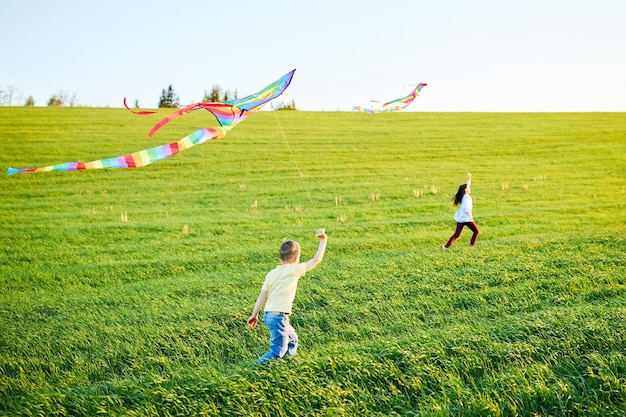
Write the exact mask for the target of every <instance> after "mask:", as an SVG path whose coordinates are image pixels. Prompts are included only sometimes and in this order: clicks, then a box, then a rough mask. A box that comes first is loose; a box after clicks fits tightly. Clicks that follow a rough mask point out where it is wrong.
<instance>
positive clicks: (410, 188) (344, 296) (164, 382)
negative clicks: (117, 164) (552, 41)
mask: <svg viewBox="0 0 626 417" xmlns="http://www.w3.org/2000/svg"><path fill="white" fill-rule="evenodd" d="M160 114H161V116H163V115H165V114H167V112H162V113H160ZM157 120H158V116H154V117H138V116H135V115H133V114H131V113H130V112H128V111H126V110H122V109H89V108H6V107H0V144H1V146H2V151H1V152H0V168H1V169H3V170H6V169H7V168H8V167H9V166H12V167H16V168H25V167H37V166H42V165H51V164H56V163H61V162H66V161H91V160H94V159H101V158H105V157H112V156H116V155H121V154H125V153H129V152H133V151H137V150H141V149H145V148H148V147H152V146H156V145H159V144H162V143H168V142H174V141H176V140H178V139H180V138H182V137H183V136H185V135H187V134H188V133H190V132H192V131H194V130H196V129H198V128H200V127H204V126H210V125H214V120H213V119H212V117H211V116H210V115H209V114H208V113H206V112H194V113H193V114H190V115H188V116H185V117H184V118H181V119H179V120H177V121H176V122H173V123H171V124H169V125H168V126H166V127H165V128H163V129H162V130H161V131H159V133H157V135H155V137H154V138H152V139H151V138H148V137H147V135H146V133H147V132H148V130H149V129H150V127H151V126H152V125H153V124H154V123H156V121H157ZM467 172H471V173H472V174H473V184H472V196H473V199H474V218H475V221H476V223H477V224H478V226H479V227H480V229H481V235H480V236H479V238H478V243H477V245H476V246H475V247H473V248H470V247H469V246H468V242H469V237H470V233H469V231H468V230H466V231H464V233H463V234H462V235H461V238H460V239H459V240H457V241H456V242H455V244H454V245H453V246H452V247H451V248H450V249H449V250H447V251H442V250H441V247H440V246H441V244H443V243H445V242H446V241H447V239H448V238H449V237H450V235H451V234H452V233H453V231H454V226H455V224H454V220H453V218H452V215H453V213H454V210H455V208H454V207H453V206H452V201H451V199H452V197H453V195H454V193H455V192H456V189H457V187H458V185H459V184H460V183H462V182H463V181H464V180H465V177H466V174H467ZM625 199H626V117H625V115H624V114H621V113H568V114H560V113H526V114H521V113H520V114H515V113H501V114H500V113H499V114H495V113H396V114H380V115H375V116H370V115H366V114H360V113H359V114H357V113H328V112H293V111H277V112H260V113H257V114H255V115H254V116H252V117H250V118H249V119H247V120H246V121H244V122H243V123H241V124H240V125H239V126H237V127H236V128H235V129H234V130H233V131H231V132H230V133H229V134H228V136H227V137H226V138H224V139H221V140H219V141H215V142H209V143H206V144H204V145H200V146H197V147H194V148H192V149H189V150H187V151H185V152H183V153H181V154H179V155H177V156H175V157H173V158H170V159H167V160H163V161H159V162H156V163H154V164H152V165H150V166H147V167H144V168H140V169H135V170H97V171H85V172H54V173H35V174H19V175H13V176H2V177H0V222H1V225H0V288H2V289H3V291H2V292H1V293H0V414H1V415H5V414H8V415H95V414H97V413H106V414H109V415H136V416H143V415H163V416H169V415H202V414H204V415H227V416H236V415H241V416H287V415H297V416H305V415H329V416H330V415H332V416H343V415H346V416H348V415H381V416H382V415H384V416H389V415H424V416H430V415H442V416H443V415H451V414H452V415H466V416H471V415H476V416H484V415H493V416H505V415H586V416H587V415H597V416H610V415H616V416H617V415H620V416H621V415H623V410H624V409H625V408H626V307H625V306H626V274H625V273H624V265H625V263H626V262H625V261H626V256H625V255H626V244H625V240H624V236H625V232H626V215H625V214H624V213H625V209H626V204H625V203H624V200H625ZM319 227H325V228H326V231H327V234H328V235H329V243H328V249H327V253H326V257H325V259H324V262H323V263H322V264H321V265H320V266H318V267H317V268H316V269H315V270H313V271H311V272H310V273H308V274H307V275H306V277H305V278H303V280H302V281H301V282H300V285H299V289H298V294H297V296H296V301H295V304H294V314H293V315H292V319H291V320H292V324H293V325H294V327H295V328H296V331H297V332H298V334H299V336H300V349H299V355H298V357H296V358H294V359H292V360H286V361H277V362H274V363H272V364H270V365H268V366H261V367H259V366H254V365H253V362H254V360H255V359H256V358H257V357H259V356H260V355H262V354H263V353H264V352H265V351H266V350H267V347H268V336H269V335H268V332H267V329H266V328H265V327H264V326H262V325H261V326H259V327H257V328H256V329H255V330H250V329H248V328H247V327H246V325H245V321H246V319H247V317H248V316H249V314H250V312H251V310H252V307H253V305H254V302H255V300H256V297H257V295H258V292H259V290H260V287H261V284H262V282H263V279H264V276H265V274H266V273H267V272H268V271H269V270H270V269H271V268H273V267H274V266H275V265H276V264H277V263H278V246H279V245H280V243H281V241H282V239H283V238H285V237H289V238H293V239H295V240H297V241H299V242H300V244H301V246H302V259H303V260H307V259H309V258H310V257H312V256H313V255H314V253H315V249H316V247H317V239H316V238H315V237H314V231H315V229H316V228H319Z"/></svg>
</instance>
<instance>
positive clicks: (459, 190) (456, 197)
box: [452, 184, 467, 206]
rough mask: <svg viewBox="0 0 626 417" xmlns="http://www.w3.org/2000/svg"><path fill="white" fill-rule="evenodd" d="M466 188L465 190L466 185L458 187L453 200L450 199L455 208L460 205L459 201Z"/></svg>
mask: <svg viewBox="0 0 626 417" xmlns="http://www.w3.org/2000/svg"><path fill="white" fill-rule="evenodd" d="M466 188H467V184H461V185H459V189H458V191H457V192H456V195H455V196H454V198H453V199H452V200H453V201H454V205H455V206H458V205H459V204H461V199H462V198H463V195H465V189H466Z"/></svg>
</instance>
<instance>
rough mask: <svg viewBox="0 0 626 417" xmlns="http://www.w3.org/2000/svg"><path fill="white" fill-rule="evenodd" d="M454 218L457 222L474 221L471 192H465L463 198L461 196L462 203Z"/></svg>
mask: <svg viewBox="0 0 626 417" xmlns="http://www.w3.org/2000/svg"><path fill="white" fill-rule="evenodd" d="M454 220H455V221H456V222H457V223H469V222H473V221H474V219H473V218H472V197H471V196H470V195H469V194H465V195H464V196H463V198H461V205H460V206H459V209H458V210H457V211H456V213H454Z"/></svg>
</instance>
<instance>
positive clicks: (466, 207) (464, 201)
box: [441, 174, 479, 249]
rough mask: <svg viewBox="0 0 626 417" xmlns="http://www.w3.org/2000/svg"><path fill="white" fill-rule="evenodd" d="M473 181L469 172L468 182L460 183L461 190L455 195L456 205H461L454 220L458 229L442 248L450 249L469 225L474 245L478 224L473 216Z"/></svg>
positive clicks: (471, 243) (472, 244) (471, 242)
mask: <svg viewBox="0 0 626 417" xmlns="http://www.w3.org/2000/svg"><path fill="white" fill-rule="evenodd" d="M471 182H472V174H467V183H465V184H461V185H459V190H458V191H457V192H456V195H455V196H454V205H455V206H459V204H460V206H459V209H458V210H457V211H456V213H454V220H456V231H455V232H454V234H453V235H452V236H450V240H448V243H446V244H445V245H441V248H442V249H448V248H449V247H450V245H452V242H454V241H455V240H456V239H457V238H458V237H459V236H461V231H462V230H463V227H464V226H467V227H469V229H470V230H471V231H472V233H473V234H472V240H471V241H470V246H474V244H475V243H476V238H477V237H478V233H479V232H478V226H476V223H474V219H473V217H472V197H471V196H470V184H471Z"/></svg>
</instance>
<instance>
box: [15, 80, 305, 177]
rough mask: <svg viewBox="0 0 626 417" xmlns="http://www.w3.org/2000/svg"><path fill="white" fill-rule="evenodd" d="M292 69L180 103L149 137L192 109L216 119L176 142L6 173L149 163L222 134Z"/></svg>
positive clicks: (276, 89)
mask: <svg viewBox="0 0 626 417" xmlns="http://www.w3.org/2000/svg"><path fill="white" fill-rule="evenodd" d="M295 71H296V70H295V69H294V70H292V71H290V72H288V73H287V74H285V75H283V76H282V77H281V78H279V79H278V80H276V81H274V82H273V83H271V84H270V85H268V86H267V87H265V88H264V89H262V90H261V91H259V92H257V93H256V94H252V95H250V96H247V97H244V98H242V99H234V100H228V101H224V102H222V103H196V104H192V105H190V106H186V107H183V108H181V109H179V110H177V111H175V112H174V113H172V114H170V115H169V116H167V117H165V118H164V119H163V120H161V121H160V122H158V123H157V124H156V125H154V127H153V128H152V129H151V130H150V132H149V133H148V136H150V137H152V135H154V133H155V132H156V131H157V130H159V129H160V128H161V127H163V126H164V125H165V124H167V123H169V122H170V121H172V120H174V119H176V118H177V117H180V116H183V115H185V114H187V113H189V112H191V111H193V110H200V109H204V110H207V111H208V112H210V113H211V114H213V115H214V116H215V118H216V119H217V121H218V123H219V126H217V127H207V128H203V129H200V130H197V131H195V132H193V133H191V134H189V135H187V136H185V137H184V138H182V139H181V140H179V141H178V142H173V143H169V144H165V145H160V146H156V147H154V148H150V149H145V150H143V151H138V152H133V153H130V154H127V155H122V156H116V157H113V158H107V159H100V160H97V161H92V162H66V163H63V164H58V165H50V166H46V167H40V168H23V169H17V168H9V169H8V170H7V175H13V174H20V173H25V172H48V171H75V170H87V169H103V168H139V167H144V166H146V165H149V164H151V163H153V162H155V161H159V160H161V159H165V158H169V157H171V156H174V155H176V154H177V153H179V152H182V151H184V150H187V149H189V148H191V147H192V146H196V145H200V144H202V143H204V142H207V141H209V140H212V139H220V138H223V137H224V136H226V134H227V133H228V132H229V131H230V130H231V129H232V128H233V127H235V126H236V125H237V124H238V123H240V122H241V121H243V120H244V119H245V118H246V117H248V116H250V115H251V114H253V113H254V112H256V111H258V110H260V109H261V107H263V105H264V104H266V103H267V102H268V101H270V100H273V99H275V98H276V97H278V96H280V95H281V94H282V93H283V91H285V89H286V88H287V87H288V86H289V83H291V79H292V78H293V74H294V72H295ZM124 106H125V107H126V108H128V106H127V105H126V99H124ZM129 110H130V109H129ZM130 111H132V110H130ZM132 112H133V113H135V114H138V115H141V116H146V115H150V114H154V113H155V112H149V111H139V112H135V111H132Z"/></svg>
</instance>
